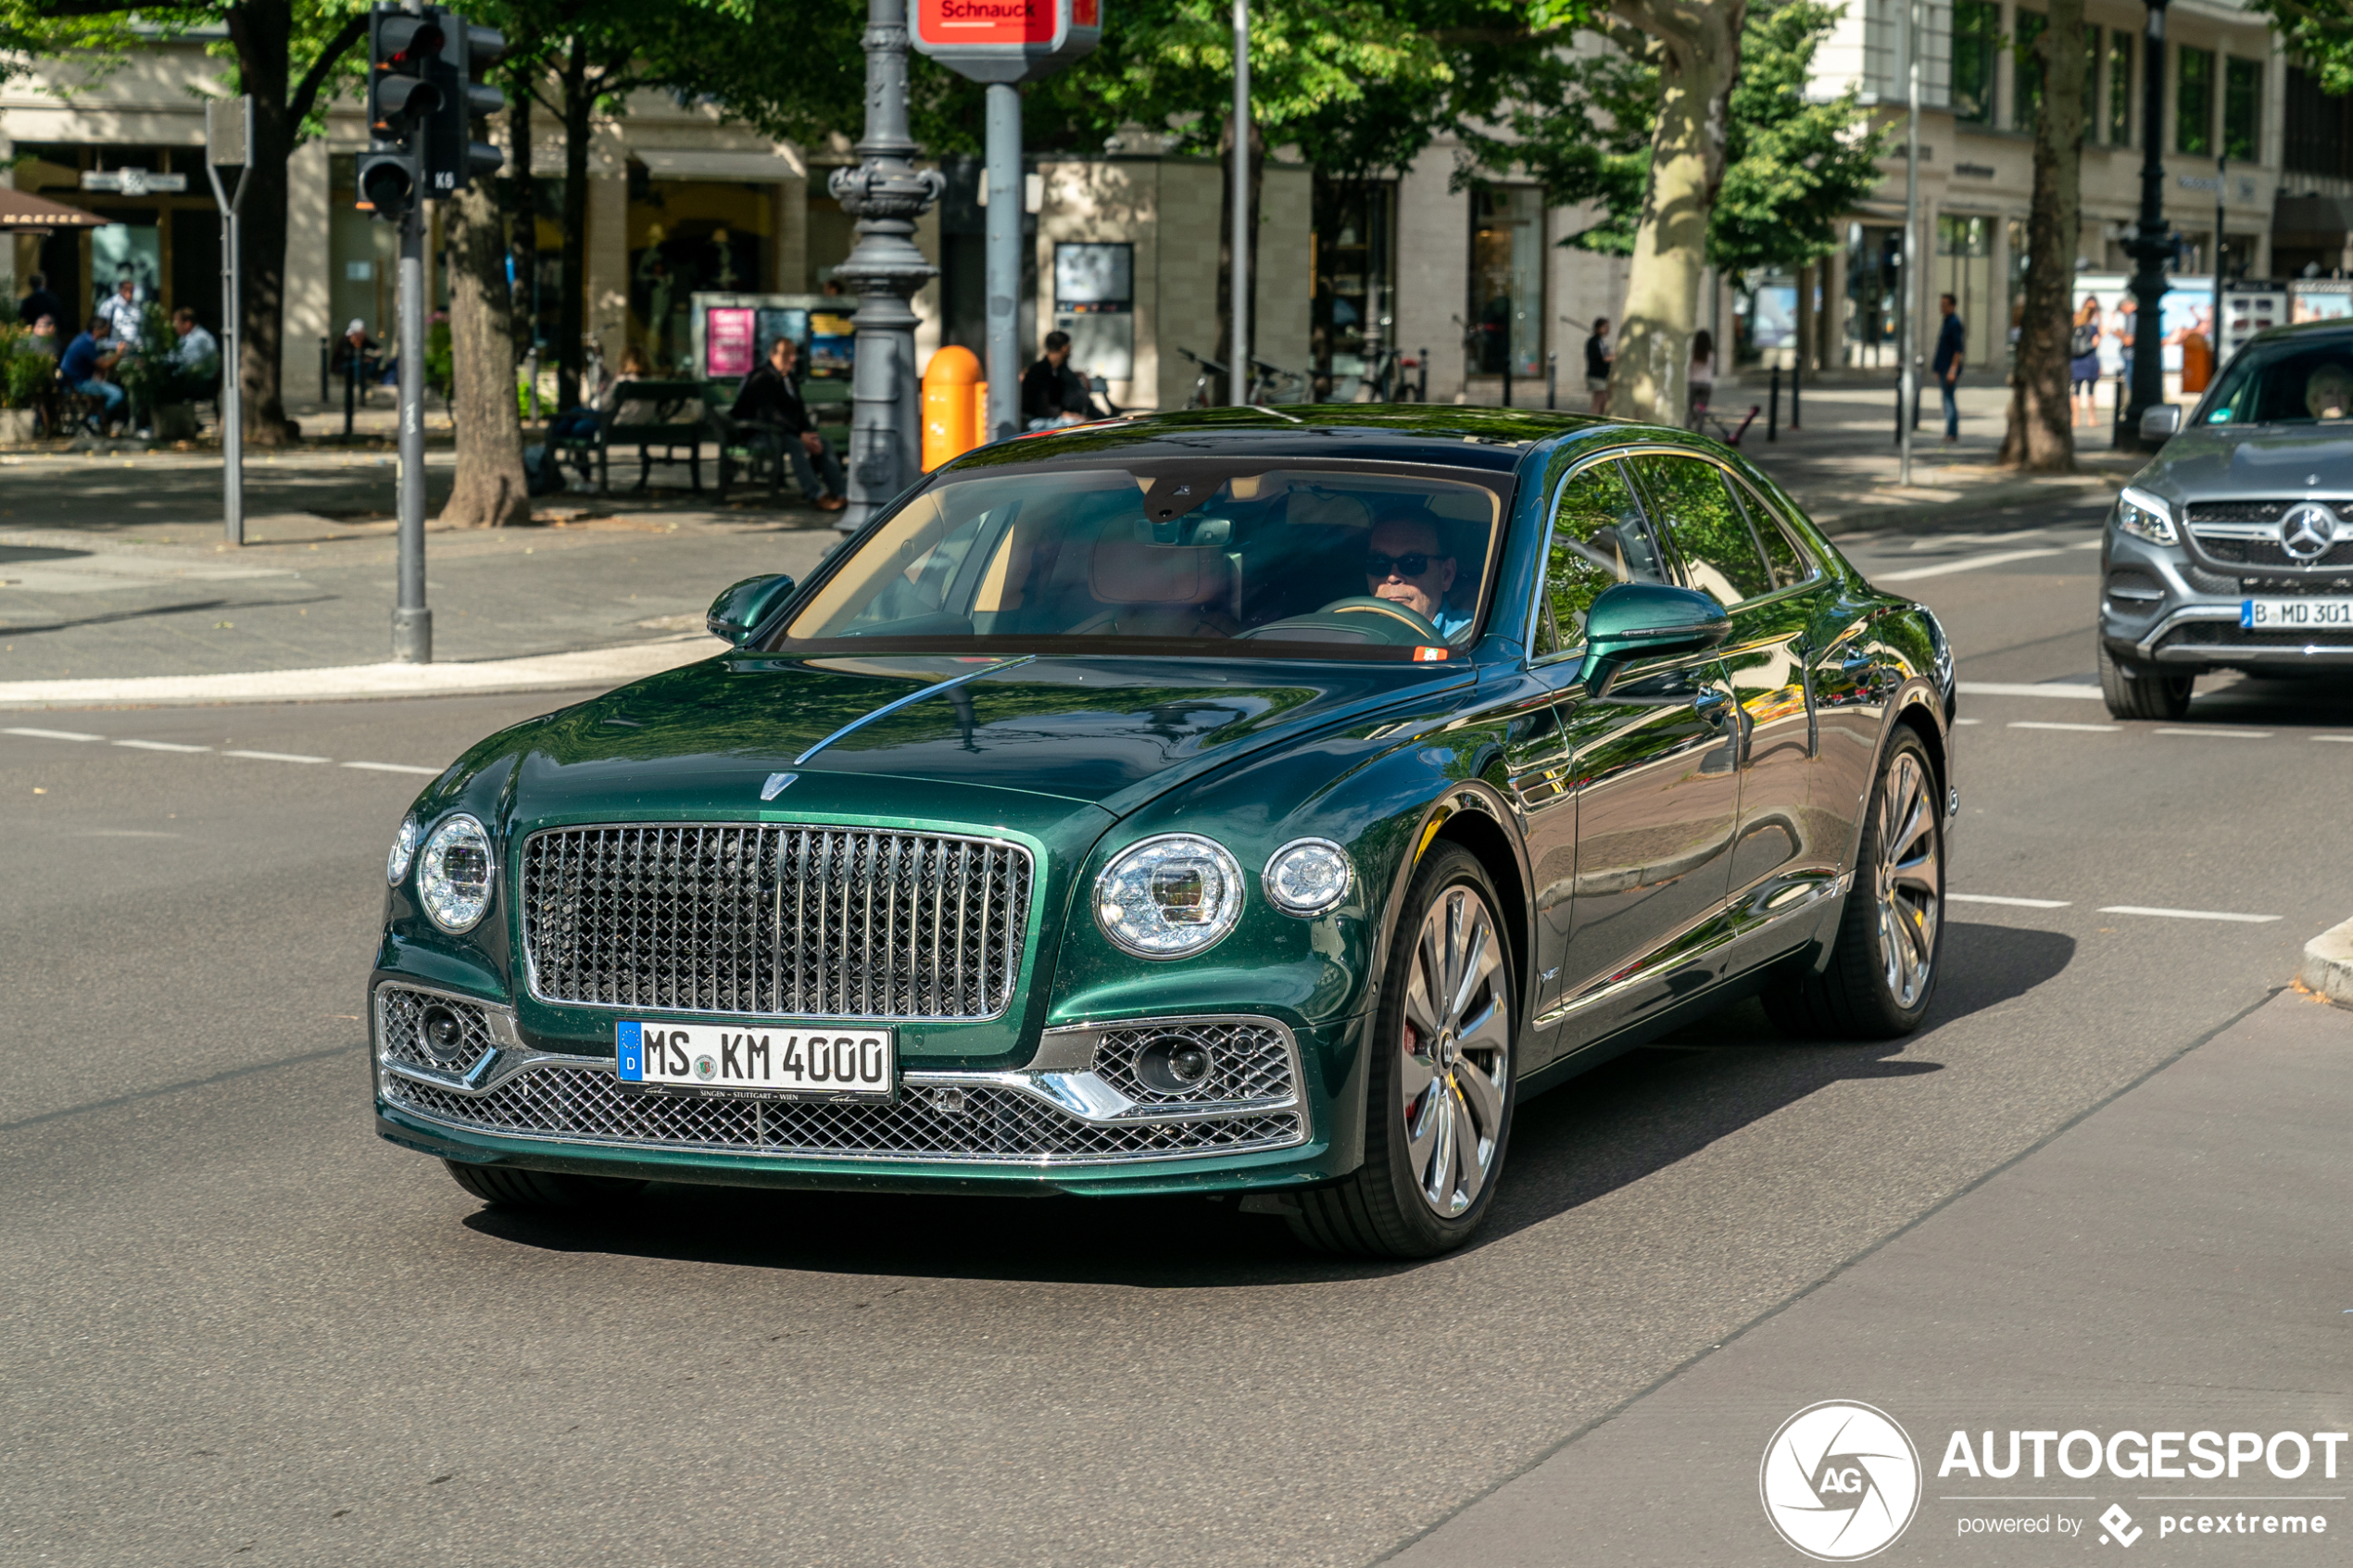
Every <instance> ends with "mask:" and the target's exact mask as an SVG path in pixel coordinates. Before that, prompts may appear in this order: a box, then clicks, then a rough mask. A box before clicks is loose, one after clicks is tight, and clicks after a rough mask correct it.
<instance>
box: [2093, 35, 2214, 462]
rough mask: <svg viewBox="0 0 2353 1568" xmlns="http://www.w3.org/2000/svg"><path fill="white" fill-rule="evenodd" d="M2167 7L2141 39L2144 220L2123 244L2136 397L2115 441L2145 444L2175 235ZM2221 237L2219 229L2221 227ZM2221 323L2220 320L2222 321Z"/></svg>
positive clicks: (2155, 399)
mask: <svg viewBox="0 0 2353 1568" xmlns="http://www.w3.org/2000/svg"><path fill="white" fill-rule="evenodd" d="M2165 6H2166V0H2148V8H2149V20H2148V31H2146V32H2145V33H2144V34H2143V35H2142V39H2141V221H2140V224H2139V226H2138V227H2137V228H2136V229H2135V230H2134V232H2133V237H2132V238H2131V239H2129V240H2127V241H2126V242H2125V243H2124V251H2125V254H2126V255H2128V256H2130V257H2133V261H2134V262H2135V263H2136V264H2137V265H2136V266H2135V267H2134V268H2133V283H2132V288H2133V400H2132V402H2131V404H2130V405H2129V406H2128V407H2127V408H2125V410H2124V418H2123V420H2121V421H2120V423H2119V424H2118V426H2117V430H2116V444H2117V445H2119V446H2120V447H2123V448H2125V449H2127V450H2135V449H2138V448H2139V447H2141V446H2142V445H2143V442H2142V440H2141V415H2142V414H2143V413H2145V412H2146V411H2147V410H2148V409H2151V408H2156V407H2158V405H2159V404H2161V403H2163V402H2164V401H2165V365H2164V362H2163V360H2162V358H2160V356H2161V355H2162V354H2163V353H2164V349H2163V347H2162V345H2163V344H2164V342H2165V318H2164V311H2165V263H2166V262H2167V261H2168V260H2170V259H2171V257H2172V255H2173V237H2172V235H2171V234H2170V233H2169V232H2167V231H2166V224H2165ZM2217 233H2218V237H2219V233H2220V231H2219V230H2218V231H2217ZM2218 324H2219V323H2218Z"/></svg>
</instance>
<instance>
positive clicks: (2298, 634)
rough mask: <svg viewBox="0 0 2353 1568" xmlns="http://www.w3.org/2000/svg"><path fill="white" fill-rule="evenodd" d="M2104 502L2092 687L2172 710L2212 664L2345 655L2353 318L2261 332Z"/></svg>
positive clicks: (2262, 671) (2173, 715) (2288, 668)
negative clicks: (2110, 504)
mask: <svg viewBox="0 0 2353 1568" xmlns="http://www.w3.org/2000/svg"><path fill="white" fill-rule="evenodd" d="M2141 428H2142V432H2143V433H2144V434H2145V435H2148V436H2162V437H2167V438H2168V439H2166V442H2165V445H2164V446H2163V448H2162V449H2160V450H2159V451H2158V455H2157V456H2156V458H2153V459H2151V460H2150V462H2149V464H2148V466H2147V467H2145V468H2144V469H2142V470H2141V471H2140V472H2138V473H2136V474H2134V475H2133V481H2132V483H2130V484H2128V485H2126V486H2125V487H2124V492H2123V494H2122V495H2119V496H2118V497H2117V500H2116V509H2115V510H2114V511H2113V512H2111V513H2110V514H2109V515H2108V533H2107V536H2106V539H2105V541H2104V542H2103V544H2102V546H2101V551H2100V636H2099V664H2100V690H2101V692H2102V694H2103V695H2104V696H2106V697H2107V698H2108V711H2109V712H2111V713H2113V714H2115V715H2116V716H2117V717H2118V718H2120V719H2179V718H2181V717H2182V715H2183V712H2184V711H2186V710H2187V709H2188V707H2189V701H2190V683H2191V682H2192V681H2193V680H2194V679H2196V677H2197V676H2198V675H2199V674H2200V673H2201V672H2203V671H2210V670H2238V671H2245V672H2246V673H2248V674H2252V675H2263V676H2267V677H2269V676H2279V675H2288V674H2300V673H2304V672H2307V671H2311V672H2319V671H2341V670H2347V669H2353V323H2347V322H2344V321H2313V322H2308V323H2305V324H2304V325H2301V326H2295V327H2282V328H2278V329H2275V330H2273V331H2271V332H2264V333H2261V334H2260V335H2259V336H2257V337H2255V338H2253V339H2251V340H2250V341H2249V342H2248V343H2247V344H2246V346H2245V347H2244V348H2242V349H2240V350H2239V352H2238V353H2237V354H2236V355H2234V356H2233V357H2232V359H2231V362H2230V363H2229V364H2228V365H2227V366H2225V367H2224V368H2223V370H2222V373H2221V376H2219V377H2217V378H2216V380H2215V382H2214V384H2213V385H2212V386H2211V387H2210V388H2209V389H2208V391H2207V394H2206V396H2205V398H2204V400H2203V401H2201V402H2200V403H2199V404H2198V405H2197V407H2196V408H2194V409H2192V410H2191V411H2190V413H2189V416H2188V418H2187V419H2183V418H2182V417H2181V410H2180V409H2179V408H2152V409H2150V410H2149V411H2148V413H2147V414H2146V416H2145V417H2144V419H2143V421H2142V427H2141Z"/></svg>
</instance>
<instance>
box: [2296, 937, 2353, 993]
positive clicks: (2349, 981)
mask: <svg viewBox="0 0 2353 1568" xmlns="http://www.w3.org/2000/svg"><path fill="white" fill-rule="evenodd" d="M2296 979H2298V980H2299V981H2301V982H2303V983H2304V985H2305V986H2306V988H2307V989H2309V990H2311V991H2313V992H2316V993H2318V994H2319V995H2321V996H2323V997H2327V998H2328V999H2329V1000H2330V1001H2333V1002H2334V1003H2336V1004H2337V1005H2338V1006H2339V1007H2353V920H2348V921H2347V922H2345V923H2344V924H2343V925H2334V926H2331V927H2330V928H2329V929H2328V930H2326V931H2323V932H2322V933H2321V934H2320V935H2318V936H2315V937H2313V938H2312V940H2310V941H2309V942H2307V943H2305V944H2304V967H2303V968H2302V969H2300V970H2298V971H2296Z"/></svg>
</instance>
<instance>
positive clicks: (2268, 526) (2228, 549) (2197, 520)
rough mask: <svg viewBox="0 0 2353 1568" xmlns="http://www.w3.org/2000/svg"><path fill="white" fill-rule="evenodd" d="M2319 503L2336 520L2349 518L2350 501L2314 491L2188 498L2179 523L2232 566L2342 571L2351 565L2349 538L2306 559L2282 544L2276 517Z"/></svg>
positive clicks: (2351, 542) (2351, 513)
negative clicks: (2250, 497)
mask: <svg viewBox="0 0 2353 1568" xmlns="http://www.w3.org/2000/svg"><path fill="white" fill-rule="evenodd" d="M2308 500H2314V501H2319V502H2320V503H2321V504H2322V506H2324V507H2326V508H2329V509H2330V510H2331V511H2333V512H2335V513H2336V514H2338V516H2339V517H2340V518H2346V517H2348V516H2353V501H2348V500H2345V499H2342V498H2337V497H2326V496H2318V495H2310V496H2308V495H2291V496H2280V497H2272V498H2269V499H2253V500H2234V501H2192V502H2191V503H2190V504H2189V505H2188V506H2187V507H2185V508H2183V514H2184V515H2183V522H2184V523H2185V525H2186V526H2187V527H2188V529H2189V531H2190V533H2191V535H2192V536H2193V537H2194V538H2196V541H2197V545H2198V548H2200V549H2202V550H2204V551H2205V552H2206V553H2207V555H2208V556H2209V557H2211V558H2213V559H2215V560H2218V561H2224V562H2227V563H2229V564H2230V565H2233V566H2255V567H2266V568H2271V569H2275V570H2276V569H2284V570H2287V571H2311V570H2315V569H2317V570H2320V571H2342V570H2343V569H2345V568H2347V567H2349V566H2353V538H2347V537H2345V536H2342V535H2340V536H2339V537H2338V539H2337V541H2336V542H2335V543H2334V544H2333V545H2331V546H2329V547H2328V548H2327V549H2325V550H2323V551H2322V552H2321V553H2320V554H2319V555H2318V556H2315V557H2314V558H2312V559H2310V560H2297V559H2296V558H2294V557H2292V556H2290V555H2289V554H2288V553H2287V551H2285V550H2284V549H2283V548H2281V547H2280V520H2281V519H2283V518H2284V517H2286V516H2287V514H2288V509H2289V508H2292V507H2299V506H2302V505H2303V504H2304V503H2305V502H2306V501H2308Z"/></svg>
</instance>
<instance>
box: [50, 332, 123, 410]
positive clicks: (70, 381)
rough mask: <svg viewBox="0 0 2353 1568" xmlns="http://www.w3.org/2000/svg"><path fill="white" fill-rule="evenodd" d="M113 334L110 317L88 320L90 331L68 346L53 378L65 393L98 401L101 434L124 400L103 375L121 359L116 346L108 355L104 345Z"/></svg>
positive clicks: (118, 388) (121, 393) (121, 392)
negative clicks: (55, 378) (55, 376)
mask: <svg viewBox="0 0 2353 1568" xmlns="http://www.w3.org/2000/svg"><path fill="white" fill-rule="evenodd" d="M113 332H114V318H113V317H111V316H108V315H106V314H104V313H103V312H102V313H100V314H98V315H94V316H93V317H91V318H90V330H89V331H88V332H83V333H82V335H81V336H80V337H77V338H75V339H74V340H73V341H72V342H71V343H69V344H68V345H66V351H65V356H64V358H61V359H59V360H58V361H57V379H58V380H59V381H61V382H63V383H66V389H67V390H68V391H69V392H78V393H80V394H82V395H83V396H84V397H95V398H98V399H100V401H101V408H100V409H99V414H98V425H99V432H98V433H100V434H101V435H103V434H105V433H106V427H107V425H110V424H112V423H114V422H115V420H116V417H117V416H118V415H120V413H121V412H122V408H123V401H124V399H123V391H122V388H120V387H119V386H117V385H115V383H112V382H110V381H107V380H106V379H105V376H106V373H107V371H108V370H112V369H114V364H115V361H116V360H118V359H120V358H122V349H121V348H120V346H118V347H117V348H116V349H115V350H114V352H113V353H111V354H109V353H107V351H106V348H105V346H104V345H105V344H106V341H107V338H108V337H109V336H111V335H112V334H113Z"/></svg>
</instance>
